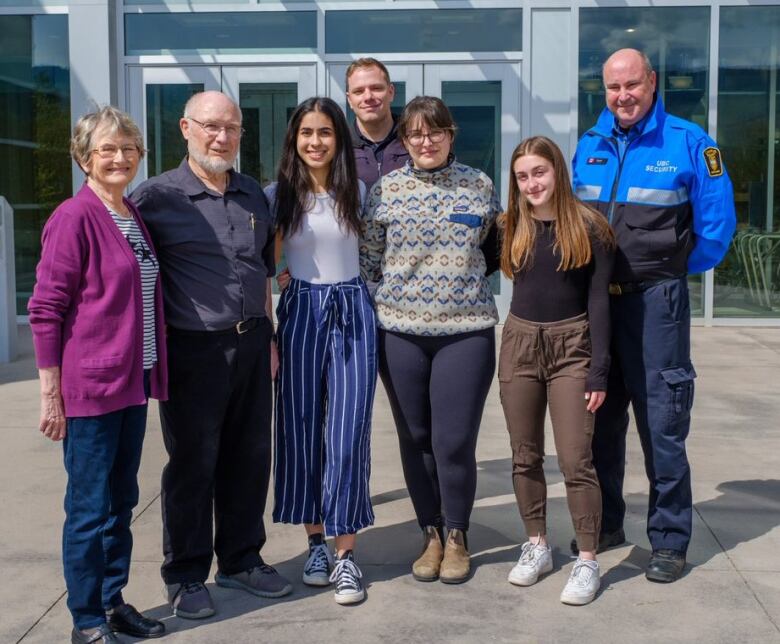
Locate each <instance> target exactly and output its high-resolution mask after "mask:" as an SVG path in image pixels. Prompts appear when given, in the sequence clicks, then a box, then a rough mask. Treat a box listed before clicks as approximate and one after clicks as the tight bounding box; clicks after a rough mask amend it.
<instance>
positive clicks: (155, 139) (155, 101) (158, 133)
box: [146, 83, 204, 177]
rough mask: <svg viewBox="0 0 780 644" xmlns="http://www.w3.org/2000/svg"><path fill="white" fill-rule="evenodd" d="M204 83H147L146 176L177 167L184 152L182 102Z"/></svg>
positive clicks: (201, 89) (185, 146)
mask: <svg viewBox="0 0 780 644" xmlns="http://www.w3.org/2000/svg"><path fill="white" fill-rule="evenodd" d="M203 89H204V87H203V83H189V84H185V83H176V84H160V85H157V84H149V85H147V86H146V148H147V159H146V173H147V177H155V176H157V175H158V174H161V173H163V172H166V171H167V170H172V169H173V168H176V167H178V165H179V164H180V163H181V160H182V159H183V158H184V155H185V154H186V153H187V143H186V141H185V140H184V139H183V138H182V135H181V130H180V128H179V119H181V117H182V114H184V104H185V103H186V102H187V100H188V99H189V98H190V96H192V95H193V94H197V93H198V92H202V91H203Z"/></svg>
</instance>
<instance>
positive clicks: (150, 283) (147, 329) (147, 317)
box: [108, 208, 160, 369]
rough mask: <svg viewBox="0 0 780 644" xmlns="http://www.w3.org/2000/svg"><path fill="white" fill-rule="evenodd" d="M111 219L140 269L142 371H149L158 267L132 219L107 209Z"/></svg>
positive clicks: (152, 358)
mask: <svg viewBox="0 0 780 644" xmlns="http://www.w3.org/2000/svg"><path fill="white" fill-rule="evenodd" d="M108 212H110V213H111V218H112V219H113V220H114V222H115V223H116V225H117V227H118V228H119V231H120V232H121V233H122V236H123V237H124V238H125V239H126V240H127V243H128V244H130V248H132V249H133V254H134V255H135V259H136V260H137V261H138V268H140V269H141V292H142V294H143V301H144V369H151V368H152V367H153V366H154V364H155V363H156V362H157V344H156V343H155V334H154V327H155V320H154V287H155V285H156V284H157V275H158V273H159V272H160V265H159V263H158V262H157V257H155V255H154V252H153V251H152V249H151V248H149V244H147V243H146V240H145V239H144V236H143V235H142V234H141V230H140V229H139V228H138V224H137V223H136V222H135V219H133V218H132V217H129V218H125V217H122V216H121V215H119V214H118V213H116V212H114V211H113V210H111V209H110V208H109V210H108Z"/></svg>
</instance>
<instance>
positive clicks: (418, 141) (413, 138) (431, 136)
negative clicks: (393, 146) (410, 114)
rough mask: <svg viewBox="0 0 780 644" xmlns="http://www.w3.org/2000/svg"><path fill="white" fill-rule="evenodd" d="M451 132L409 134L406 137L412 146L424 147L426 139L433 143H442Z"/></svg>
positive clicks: (436, 131) (435, 131)
mask: <svg viewBox="0 0 780 644" xmlns="http://www.w3.org/2000/svg"><path fill="white" fill-rule="evenodd" d="M448 132H449V130H431V131H430V132H419V131H414V132H409V134H407V135H406V140H407V141H409V144H410V145H414V146H418V145H422V144H423V141H425V139H428V140H429V141H430V142H431V143H441V142H442V141H443V140H444V138H445V137H446V136H447V133H448Z"/></svg>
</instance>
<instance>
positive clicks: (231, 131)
mask: <svg viewBox="0 0 780 644" xmlns="http://www.w3.org/2000/svg"><path fill="white" fill-rule="evenodd" d="M185 118H186V119H187V120H189V121H192V122H193V123H197V124H198V125H200V127H201V128H202V129H203V131H204V132H205V133H206V134H208V135H209V136H210V137H215V136H217V135H218V134H219V133H220V132H221V131H222V130H225V135H226V136H227V137H228V138H231V139H236V138H238V137H240V136H243V135H244V133H245V132H246V130H245V129H244V128H242V127H241V126H239V125H217V124H216V123H201V122H200V121H198V120H197V119H194V118H192V117H191V116H187V117H185Z"/></svg>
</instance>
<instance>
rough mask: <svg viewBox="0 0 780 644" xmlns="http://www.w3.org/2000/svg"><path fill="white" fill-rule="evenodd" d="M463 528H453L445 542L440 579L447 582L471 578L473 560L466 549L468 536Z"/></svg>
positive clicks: (459, 581)
mask: <svg viewBox="0 0 780 644" xmlns="http://www.w3.org/2000/svg"><path fill="white" fill-rule="evenodd" d="M465 536H466V535H465V534H464V533H463V530H458V529H453V530H450V533H449V534H448V535H447V543H445V544H444V559H443V561H442V562H441V570H440V571H439V579H440V580H441V581H442V582H444V583H445V584H462V583H463V582H464V581H466V580H467V579H468V578H469V573H470V572H471V561H470V559H469V551H468V550H466V538H465Z"/></svg>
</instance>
